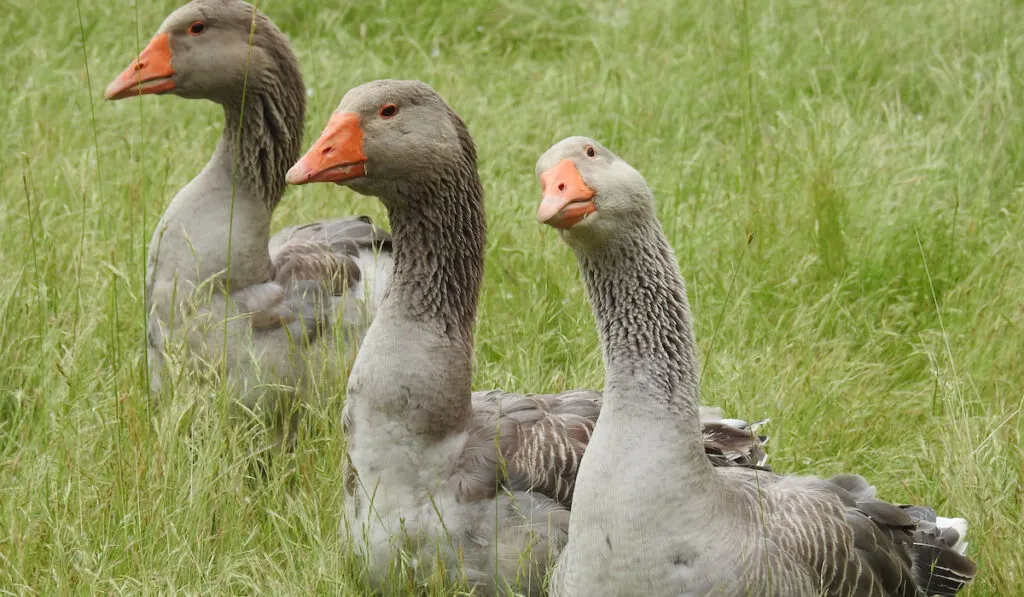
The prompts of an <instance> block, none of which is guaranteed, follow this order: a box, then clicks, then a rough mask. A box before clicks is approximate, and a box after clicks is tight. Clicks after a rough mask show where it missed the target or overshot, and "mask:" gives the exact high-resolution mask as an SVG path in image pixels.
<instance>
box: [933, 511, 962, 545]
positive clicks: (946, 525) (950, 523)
mask: <svg viewBox="0 0 1024 597" xmlns="http://www.w3.org/2000/svg"><path fill="white" fill-rule="evenodd" d="M935 526H937V527H938V528H940V529H955V530H956V532H957V533H959V535H960V539H959V540H958V541H957V542H956V544H955V545H953V550H954V551H956V552H957V553H959V554H960V555H964V553H966V552H967V545H968V543H967V528H968V526H969V525H968V524H967V519H966V518H945V517H943V516H936V517H935Z"/></svg>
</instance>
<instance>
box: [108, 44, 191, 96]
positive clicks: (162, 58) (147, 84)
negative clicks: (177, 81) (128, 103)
mask: <svg viewBox="0 0 1024 597" xmlns="http://www.w3.org/2000/svg"><path fill="white" fill-rule="evenodd" d="M172 76H174V69H173V68H171V38H170V37H168V35H167V34H166V33H157V34H156V35H154V36H153V39H151V40H149V45H148V46H146V49H145V50H142V53H141V54H139V57H138V58H137V59H136V60H133V61H132V63H131V64H130V65H128V68H126V69H124V72H122V73H121V74H120V75H118V76H117V78H116V79H114V81H113V82H112V83H111V84H110V85H107V90H106V91H104V92H103V97H105V98H107V99H108V100H119V99H123V98H126V97H132V96H133V95H147V94H150V93H161V92H164V91H170V90H171V89H174V81H173V80H172V79H171V77H172Z"/></svg>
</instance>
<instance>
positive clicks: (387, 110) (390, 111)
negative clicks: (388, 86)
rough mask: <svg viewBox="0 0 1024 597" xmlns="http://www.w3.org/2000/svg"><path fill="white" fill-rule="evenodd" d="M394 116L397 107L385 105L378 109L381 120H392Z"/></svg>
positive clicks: (396, 112)
mask: <svg viewBox="0 0 1024 597" xmlns="http://www.w3.org/2000/svg"><path fill="white" fill-rule="evenodd" d="M395 114H398V106H396V105H394V104H387V105H386V106H384V107H383V108H381V109H380V117H381V118H384V119H387V118H394V116H395Z"/></svg>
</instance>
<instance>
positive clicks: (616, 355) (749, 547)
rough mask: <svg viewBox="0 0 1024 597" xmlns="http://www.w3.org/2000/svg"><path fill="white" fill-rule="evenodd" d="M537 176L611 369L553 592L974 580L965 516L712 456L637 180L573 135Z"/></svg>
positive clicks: (729, 592)
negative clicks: (963, 549) (940, 518)
mask: <svg viewBox="0 0 1024 597" xmlns="http://www.w3.org/2000/svg"><path fill="white" fill-rule="evenodd" d="M537 173H538V175H539V176H541V180H542V186H543V187H544V195H545V199H544V204H543V205H542V208H541V210H540V211H539V212H538V217H539V218H541V219H542V220H543V221H546V222H549V223H551V224H552V225H555V226H559V227H562V228H564V230H563V232H562V237H563V239H564V240H565V241H566V242H567V243H568V244H569V245H570V246H571V247H572V248H573V250H574V252H575V253H576V257H577V259H578V261H579V265H580V270H581V274H582V277H583V281H584V284H585V286H586V290H587V295H588V297H589V299H590V301H591V304H592V307H593V310H594V314H595V317H596V320H597V322H598V328H599V332H600V337H601V342H602V347H603V354H604V359H605V364H606V382H605V402H606V404H605V407H604V410H603V412H602V413H601V418H600V420H599V421H598V424H597V426H596V427H595V429H594V433H593V436H592V438H591V441H590V445H589V446H588V448H587V452H586V454H585V455H584V457H583V460H582V462H581V463H580V470H579V473H578V475H577V477H576V494H575V498H574V501H573V515H572V518H571V520H570V523H569V540H568V544H567V546H566V548H565V550H564V551H563V552H562V555H561V557H560V559H559V563H558V566H557V569H556V571H555V573H554V575H553V580H552V594H553V595H555V596H558V597H570V596H586V597H599V596H601V595H609V596H611V595H615V596H628V595H637V596H639V595H644V596H655V597H657V596H665V597H668V596H673V597H674V596H677V595H725V596H737V597H738V596H748V595H765V596H772V595H774V596H779V597H783V596H787V597H804V596H807V597H811V596H814V597H818V596H822V595H827V596H830V597H833V596H834V597H870V596H879V597H882V596H887V597H895V596H914V597H920V596H922V595H928V594H940V595H952V594H954V593H955V592H956V590H958V589H959V588H960V587H961V586H962V585H963V584H964V583H966V582H967V581H968V580H969V579H970V578H971V577H973V576H974V572H975V570H974V564H973V563H972V562H970V560H968V559H967V558H964V557H963V556H962V554H961V553H958V551H957V547H956V546H957V543H958V541H959V540H960V536H959V532H958V531H956V530H952V529H955V528H956V527H960V528H961V530H965V529H966V522H965V521H962V520H959V519H955V520H953V521H946V524H944V525H937V524H936V525H933V527H929V526H928V524H925V522H924V520H925V518H927V516H926V514H927V513H929V512H930V510H927V509H912V508H902V507H900V506H896V505H893V504H890V503H888V502H884V501H882V500H879V499H877V498H876V497H875V492H874V489H873V488H872V487H870V486H869V485H868V484H867V482H866V481H865V480H864V479H863V478H861V477H859V476H857V475H840V476H837V477H833V478H831V479H821V478H816V477H810V476H784V475H779V474H776V473H772V472H769V471H763V470H759V469H757V468H751V467H712V466H709V462H708V459H707V458H706V457H705V455H704V451H705V438H703V437H702V434H701V432H700V427H699V416H698V396H697V373H698V368H697V364H696V353H695V349H694V338H693V332H692V327H691V323H690V313H689V305H688V302H687V298H686V289H685V286H684V283H683V280H682V277H681V276H680V274H679V268H678V265H677V264H676V261H675V257H674V255H673V253H672V250H671V248H670V247H669V245H668V242H667V241H666V239H665V236H664V233H663V232H662V230H661V226H660V224H659V222H658V220H657V218H656V216H655V214H654V206H653V197H652V196H651V193H650V190H649V189H648V188H647V185H646V183H645V181H644V180H643V177H642V176H641V175H640V174H639V173H638V172H637V171H636V170H634V169H633V168H632V167H631V166H629V165H628V164H626V163H625V162H624V161H622V160H621V159H619V158H618V157H617V156H615V155H614V154H612V153H611V152H610V151H608V150H607V149H606V148H604V147H602V146H601V145H600V144H598V143H597V142H596V141H594V140H592V139H587V138H583V137H571V138H569V139H565V140H563V141H561V142H559V143H557V144H556V145H555V146H554V147H552V148H551V149H549V150H548V151H547V152H546V153H545V154H544V155H543V156H541V158H540V160H539V161H538V163H537ZM559 177H560V178H559ZM586 202H590V205H586V204H585V203H586ZM566 206H568V207H569V209H568V210H567V209H566ZM580 214H582V216H581V215H580ZM939 526H943V527H944V528H943V529H942V530H938V527H939ZM951 530H952V532H950V531H951ZM940 577H941V578H940Z"/></svg>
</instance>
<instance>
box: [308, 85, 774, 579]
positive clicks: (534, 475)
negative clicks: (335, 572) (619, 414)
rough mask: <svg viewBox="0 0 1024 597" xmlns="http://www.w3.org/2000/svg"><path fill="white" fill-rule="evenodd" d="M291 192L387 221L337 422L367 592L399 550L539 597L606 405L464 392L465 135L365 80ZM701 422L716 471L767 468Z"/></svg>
mask: <svg viewBox="0 0 1024 597" xmlns="http://www.w3.org/2000/svg"><path fill="white" fill-rule="evenodd" d="M288 182H290V183H293V184H305V183H309V182H335V183H338V184H343V185H345V186H348V187H350V188H352V189H354V190H355V191H357V192H359V193H361V194H365V195H371V196H376V197H379V198H380V200H381V201H382V203H383V204H384V205H385V207H386V208H387V211H388V216H389V218H390V220H391V226H392V234H393V236H394V274H393V276H392V278H391V284H390V286H389V287H388V288H387V289H386V291H385V295H384V299H383V301H382V303H381V305H380V309H379V312H378V315H377V318H376V319H375V320H374V323H373V324H372V325H371V327H370V331H369V332H368V333H367V335H366V338H365V340H364V342H363V346H362V348H361V350H360V354H359V355H358V356H357V358H356V362H355V364H354V366H353V369H352V373H351V376H350V378H349V385H348V397H347V401H346V405H345V415H344V416H345V419H344V420H345V423H344V427H345V429H346V435H347V439H348V451H347V463H346V467H345V468H346V483H345V487H346V492H347V499H346V514H345V520H344V521H343V522H342V528H341V531H342V533H343V535H344V536H345V537H346V538H347V541H348V542H349V543H351V544H352V545H355V546H357V548H358V549H359V550H360V552H361V555H362V557H363V558H364V559H365V561H366V563H367V568H368V570H369V575H370V580H371V582H372V583H373V584H375V585H377V586H382V585H385V584H386V583H387V581H388V580H389V578H388V575H389V566H390V562H391V561H392V555H394V554H393V553H392V549H393V548H394V547H397V548H399V549H404V550H405V551H406V552H407V553H409V554H411V557H412V558H413V561H415V562H418V563H419V564H418V570H417V572H418V573H421V574H430V573H431V571H432V570H433V568H432V566H433V565H434V563H435V562H436V561H437V558H435V557H434V556H435V553H434V552H433V550H434V549H435V548H438V549H440V555H441V559H442V560H443V561H444V562H445V569H446V570H448V571H449V573H450V574H451V575H452V577H453V579H454V580H456V581H458V580H465V581H467V582H468V583H469V584H470V585H473V586H475V587H476V589H477V590H478V591H479V592H481V593H483V594H492V593H494V592H496V591H497V592H500V591H503V590H504V588H505V587H506V586H508V585H511V584H519V585H520V586H521V587H523V588H524V590H525V591H526V592H528V593H529V594H538V592H539V591H540V590H541V588H542V584H543V583H542V577H543V575H544V573H545V570H546V568H547V566H548V565H549V563H550V560H551V557H552V554H554V553H557V551H558V550H559V549H560V547H561V545H562V544H563V542H564V540H565V533H566V529H567V524H568V509H569V506H570V504H571V501H572V491H573V486H574V482H575V474H576V466H577V464H578V462H579V458H580V457H581V455H582V454H583V452H584V449H585V447H586V444H587V442H588V440H589V438H590V433H591V430H592V429H593V426H594V422H595V420H596V419H597V417H598V413H599V412H600V408H601V395H600V393H598V392H594V391H589V390H573V391H570V392H564V393H561V394H546V395H519V394H511V393H507V392H503V391H500V390H492V391H489V392H476V393H472V392H471V387H472V357H473V325H474V322H475V318H476V309H477V301H478V299H479V292H480V283H481V278H482V274H483V265H484V239H485V234H486V227H485V218H484V202H483V189H482V185H481V182H480V178H479V175H478V174H477V167H476V150H475V148H474V145H473V141H472V138H471V137H470V134H469V131H468V130H467V128H466V125H465V124H464V123H463V121H462V120H461V119H460V118H459V117H458V116H457V115H456V114H455V112H453V111H452V109H451V108H450V107H449V106H448V105H447V104H446V103H445V102H444V100H443V99H441V98H440V97H439V96H438V95H437V93H435V92H434V90H433V89H431V88H430V87H429V86H428V85H426V84H424V83H421V82H418V81H392V80H386V81H375V82H372V83H367V84H364V85H362V86H359V87H356V88H355V89H352V90H351V91H349V92H348V93H347V94H346V95H345V97H344V98H343V99H342V100H341V104H340V105H339V107H338V109H337V110H336V111H335V112H334V114H333V115H332V116H331V118H330V121H329V122H328V125H327V127H326V128H325V129H324V132H323V135H322V136H321V137H320V139H319V140H318V141H317V142H316V143H315V144H314V145H313V147H312V148H311V149H310V150H309V151H308V152H307V153H306V154H305V156H303V158H302V159H301V160H300V161H299V162H298V163H297V164H296V165H295V166H294V167H293V168H292V169H291V170H290V171H289V173H288ZM707 418H708V419H709V421H708V422H707V425H706V426H705V433H706V435H707V440H706V442H705V443H706V451H707V453H708V456H710V457H711V458H713V459H714V460H715V462H716V463H717V464H719V465H727V464H747V463H751V464H757V463H758V462H760V461H761V460H762V457H763V454H764V453H763V451H762V449H761V441H762V438H759V437H757V436H756V435H755V434H754V433H753V431H752V430H751V429H750V427H748V426H747V425H746V424H745V423H743V422H737V421H727V420H722V419H721V416H720V414H718V413H715V412H713V411H709V412H708V413H707ZM528 548H531V549H529V553H527V554H526V555H523V556H521V554H522V553H523V552H524V551H527V549H528ZM427 550H431V551H430V552H429V553H428V552H427ZM463 574H464V576H462V575H463ZM517 579H518V581H519V582H518V583H515V582H514V581H516V580H517Z"/></svg>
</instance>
